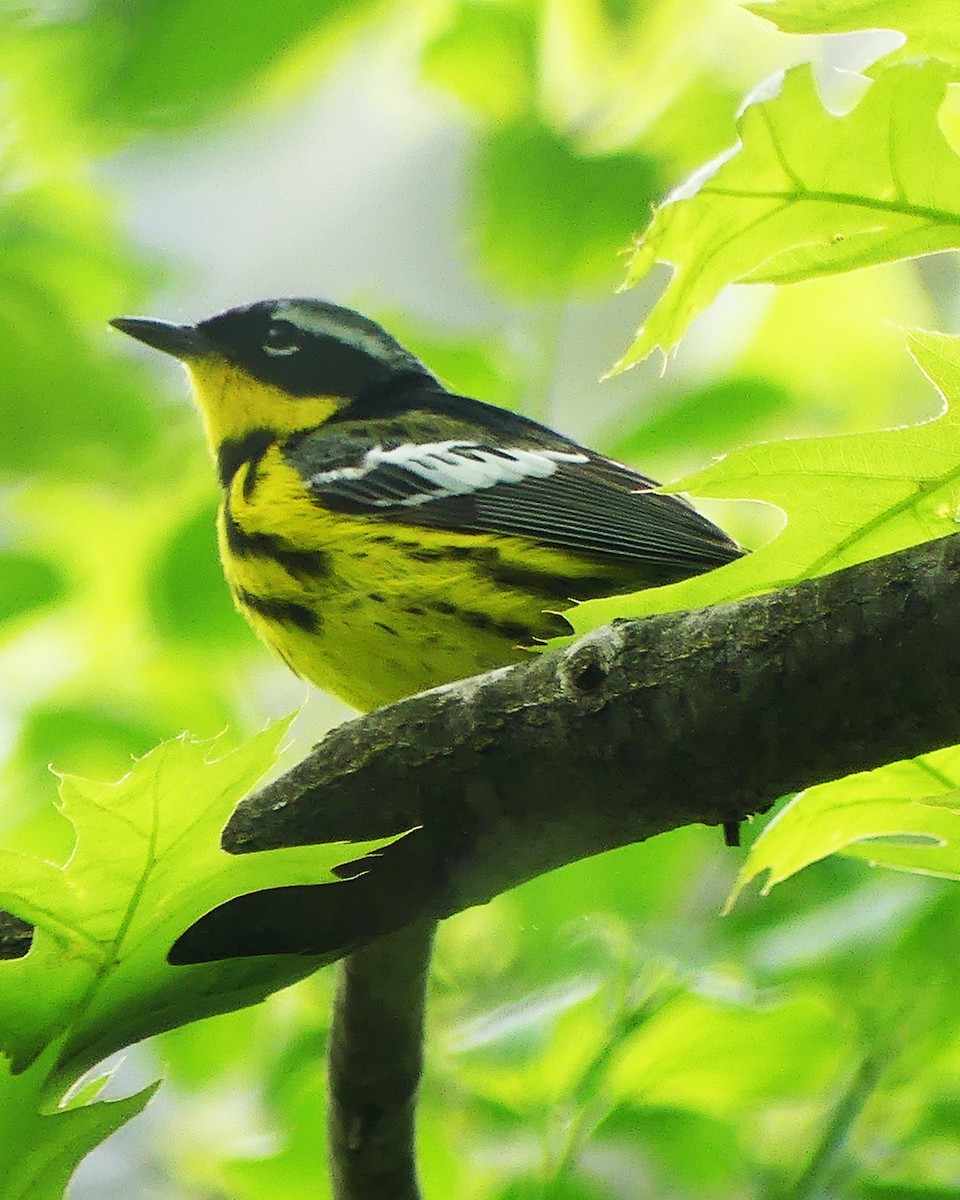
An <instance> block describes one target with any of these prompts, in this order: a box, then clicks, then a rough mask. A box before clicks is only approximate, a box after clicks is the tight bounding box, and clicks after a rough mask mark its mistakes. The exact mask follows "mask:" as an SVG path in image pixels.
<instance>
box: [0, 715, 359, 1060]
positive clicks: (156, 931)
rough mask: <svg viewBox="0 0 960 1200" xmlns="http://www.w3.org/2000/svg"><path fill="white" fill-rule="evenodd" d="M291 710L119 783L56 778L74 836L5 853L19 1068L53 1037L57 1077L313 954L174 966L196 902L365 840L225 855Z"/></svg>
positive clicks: (4, 967) (333, 858)
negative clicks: (59, 852)
mask: <svg viewBox="0 0 960 1200" xmlns="http://www.w3.org/2000/svg"><path fill="white" fill-rule="evenodd" d="M287 724H288V723H287V722H281V723H280V724H279V725H275V726H273V727H272V728H270V729H268V730H266V731H265V732H264V733H262V734H260V735H259V736H258V737H256V738H253V739H251V740H250V741H249V742H247V743H245V744H244V745H243V746H241V747H239V748H238V749H236V750H234V751H232V752H231V753H229V754H227V755H225V756H224V757H222V758H219V759H215V760H211V757H210V756H211V753H212V748H211V746H210V745H209V744H204V743H197V742H192V741H190V740H188V739H186V738H179V739H177V740H175V741H171V742H165V743H163V744H162V745H161V746H159V747H157V748H156V749H155V750H153V751H151V752H150V754H148V755H147V756H146V757H145V758H142V759H140V760H139V761H138V762H137V763H136V764H135V765H134V767H133V769H132V771H131V772H130V773H129V774H128V775H127V776H125V777H124V778H123V779H122V780H120V782H119V783H116V784H103V783H95V782H93V781H91V780H87V779H82V778H80V777H79V776H64V777H63V779H62V783H61V801H60V803H61V809H62V811H63V813H64V815H65V816H66V817H67V818H68V820H69V821H70V822H71V823H72V825H73V826H74V829H75V831H76V845H75V847H74V851H73V854H72V855H71V857H70V859H69V861H68V862H67V863H66V865H65V866H64V867H62V868H61V867H56V866H53V865H52V864H50V863H47V862H43V861H41V860H39V859H35V858H29V857H27V856H24V855H16V854H11V853H3V854H2V855H0V867H2V870H0V880H2V882H0V905H2V907H4V908H5V909H7V910H9V911H10V912H13V913H14V914H16V915H17V916H20V917H23V918H24V919H26V920H28V921H30V922H31V923H32V924H34V925H35V926H36V932H35V934H34V940H33V945H32V947H31V949H30V952H29V953H28V954H27V955H26V956H25V957H24V958H20V959H16V960H11V961H7V962H2V963H0V1045H2V1048H3V1051H4V1053H6V1054H7V1055H8V1056H9V1057H10V1058H11V1059H12V1061H13V1064H14V1069H15V1070H19V1069H23V1068H24V1067H25V1066H27V1065H29V1063H30V1062H32V1061H33V1059H34V1058H35V1057H36V1055H37V1054H38V1053H40V1051H41V1050H42V1049H43V1047H44V1046H46V1045H47V1044H49V1043H50V1041H51V1040H52V1039H54V1038H55V1037H59V1036H62V1038H63V1041H62V1045H61V1048H60V1054H59V1061H58V1064H57V1072H58V1078H62V1079H67V1080H69V1079H71V1078H73V1077H75V1075H76V1074H78V1073H79V1072H80V1071H82V1070H83V1069H85V1068H86V1067H88V1066H90V1065H92V1064H93V1063H94V1062H96V1061H98V1060H99V1059H101V1058H103V1057H104V1056H105V1055H107V1054H109V1053H110V1052H111V1051H113V1050H115V1049H118V1048H119V1047H121V1046H124V1045H127V1044H129V1043H130V1042H132V1041H136V1040H138V1039H139V1038H142V1037H144V1036H146V1035H147V1034H148V1033H153V1032H156V1031H157V1030H159V1029H163V1028H169V1027H170V1026H172V1025H175V1024H177V1023H180V1022H183V1021H186V1020H190V1019H193V1018H196V1017H197V1016H201V1015H206V1014H208V1013H211V1012H215V1011H225V1010H227V1009H230V1008H235V1007H238V1006H240V1005H243V1004H249V1003H252V1002H254V1001H255V1000H258V999H261V998H262V997H263V996H264V995H266V994H267V993H268V992H269V991H271V990H274V989H275V988H276V987H277V986H280V985H281V984H282V983H283V982H284V981H286V982H289V981H290V980H291V979H293V978H297V977H299V976H302V975H304V974H306V973H308V972H309V971H310V970H311V969H313V968H314V967H315V966H316V965H317V962H316V961H315V960H309V959H299V960H297V961H296V962H294V963H293V964H292V965H291V964H289V963H287V964H286V965H285V966H284V967H282V968H281V967H278V964H277V962H273V961H272V960H270V959H265V958H261V959H251V960H238V961H233V962H229V963H213V964H206V965H203V966H196V967H171V966H170V965H169V964H168V963H167V961H166V958H167V954H168V952H169V950H170V947H171V946H172V944H173V942H174V941H175V940H176V938H177V937H178V936H179V935H180V934H181V933H182V932H183V931H184V930H185V929H187V928H188V927H189V926H190V925H191V924H192V923H193V922H194V921H196V920H197V919H198V918H199V917H200V916H202V915H203V914H204V913H206V912H208V911H209V910H210V909H211V908H213V907H215V906H216V905H218V904H221V903H223V902H224V901H226V900H227V899H230V898H232V897H233V896H236V895H240V894H244V893H247V892H251V891H255V890H258V889H260V888H265V887H270V886H279V885H281V884H283V885H290V884H297V883H301V884H302V883H321V882H332V881H333V879H334V876H333V874H332V869H333V867H335V866H336V865H337V864H338V863H339V862H342V861H343V860H344V859H345V858H350V859H354V858H356V857H357V856H358V854H360V855H362V853H363V852H364V850H365V849H367V848H368V847H366V845H365V844H364V845H358V846H356V847H354V846H351V847H349V849H346V848H344V847H343V846H327V847H292V848H286V849H281V850H272V851H269V852H264V853H259V854H250V855H240V856H233V855H229V854H227V853H226V852H225V851H223V850H222V849H221V848H220V833H221V831H222V829H223V826H224V824H225V823H226V821H227V818H228V817H229V815H230V813H231V811H232V810H233V808H234V806H235V805H236V803H237V801H238V800H239V799H240V798H241V797H242V796H243V795H245V794H246V793H247V792H248V791H249V790H250V789H251V788H252V786H253V785H254V784H255V783H256V781H257V779H259V778H260V776H262V775H263V773H264V771H265V770H267V769H268V768H269V767H270V766H271V765H272V764H273V762H274V759H275V755H276V752H277V748H278V745H279V742H280V739H281V738H282V736H283V734H284V732H285V730H286V727H287Z"/></svg>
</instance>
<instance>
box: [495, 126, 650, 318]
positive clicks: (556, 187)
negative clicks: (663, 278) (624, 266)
mask: <svg viewBox="0 0 960 1200" xmlns="http://www.w3.org/2000/svg"><path fill="white" fill-rule="evenodd" d="M474 170H475V184H474V187H475V191H476V201H475V203H476V210H477V212H476V222H475V225H474V230H473V236H474V237H475V239H476V242H477V250H478V253H479V256H480V260H481V263H482V266H483V269H484V270H485V271H486V272H487V273H489V274H490V275H491V276H492V277H493V278H494V279H495V280H496V282H497V283H499V284H500V286H501V287H503V288H504V289H505V290H506V291H508V292H510V293H512V294H514V295H517V296H520V297H523V298H526V299H535V298H551V299H556V297H558V296H564V295H569V294H571V293H589V292H595V291H603V290H606V289H609V288H611V287H612V286H613V284H614V282H615V280H616V276H617V271H618V255H619V254H620V253H621V252H622V251H623V249H624V248H625V247H626V246H627V245H629V242H630V237H631V234H632V233H633V230H634V228H635V226H636V222H637V214H638V213H643V211H644V209H645V207H646V206H647V205H649V204H650V203H652V201H653V198H654V196H655V195H656V193H657V178H656V169H655V166H654V164H653V163H652V161H651V160H649V159H647V158H645V157H643V156H642V155H639V154H606V155H593V156H587V155H585V154H582V153H580V152H579V150H578V148H577V146H576V145H575V144H574V143H573V142H572V141H570V140H569V139H567V138H563V137H560V136H558V135H557V134H555V133H553V132H551V131H550V130H549V129H547V128H546V127H545V126H542V125H537V124H535V123H530V122H525V121H523V122H518V123H516V124H513V125H509V126H504V127H502V128H498V129H496V130H495V131H493V132H492V133H491V134H489V135H488V136H487V139H486V141H485V143H484V144H483V146H482V148H481V151H480V155H479V161H478V163H477V164H476V166H475V169H474Z"/></svg>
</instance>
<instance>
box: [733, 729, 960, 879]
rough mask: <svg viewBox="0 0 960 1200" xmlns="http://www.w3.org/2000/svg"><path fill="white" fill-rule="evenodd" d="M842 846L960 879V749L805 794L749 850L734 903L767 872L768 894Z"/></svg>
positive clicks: (880, 859)
mask: <svg viewBox="0 0 960 1200" xmlns="http://www.w3.org/2000/svg"><path fill="white" fill-rule="evenodd" d="M874 839H880V840H874ZM884 839H886V840H884ZM841 850H842V851H844V852H845V853H848V854H853V855H856V856H857V857H858V858H865V859H867V860H868V861H871V862H875V863H880V864H882V865H884V866H889V867H899V868H901V869H904V870H918V871H923V872H925V873H927V874H931V875H943V876H946V877H948V878H951V879H957V878H960V749H958V748H957V747H955V746H954V747H950V748H949V749H946V750H939V751H937V752H936V753H934V754H926V755H923V756H922V757H920V758H916V759H911V760H908V761H904V762H897V763H890V764H889V765H887V766H883V767H879V768H877V769H876V770H874V771H865V772H862V773H860V774H857V775H850V776H848V777H847V778H846V779H840V780H837V781H835V782H832V783H824V784H820V785H818V786H817V787H812V788H808V789H807V790H806V791H804V792H801V793H800V794H799V795H798V796H796V797H795V798H794V799H793V800H792V801H791V802H790V804H788V805H787V807H786V808H784V809H783V810H782V811H781V812H779V813H778V814H777V816H776V817H775V818H774V820H773V821H771V822H770V824H769V825H768V826H767V828H766V829H765V830H764V831H763V832H762V833H761V834H760V836H759V837H758V838H757V840H756V841H755V842H754V843H753V845H752V846H751V847H750V853H749V854H748V856H747V860H746V862H745V863H744V865H743V867H742V869H741V871H740V874H739V875H738V877H737V883H736V886H735V888H734V890H733V893H732V895H731V897H730V903H733V901H734V900H736V898H737V896H738V895H739V893H740V892H741V891H742V890H743V888H745V887H746V885H747V884H748V883H749V882H750V881H751V880H752V879H755V878H756V877H757V876H759V875H761V874H763V873H764V872H766V873H767V874H766V878H765V880H764V884H763V890H764V891H765V892H768V891H769V890H770V889H771V888H772V887H773V886H774V885H775V884H778V883H782V881H783V880H784V879H788V878H789V877H790V876H791V875H794V874H796V872H797V871H799V870H801V869H802V868H803V867H806V866H809V864H810V863H812V862H816V861H817V859H820V858H825V857H826V856H827V855H828V854H836V853H837V852H838V851H841Z"/></svg>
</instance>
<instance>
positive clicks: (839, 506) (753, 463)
mask: <svg viewBox="0 0 960 1200" xmlns="http://www.w3.org/2000/svg"><path fill="white" fill-rule="evenodd" d="M909 345H910V349H911V352H912V353H913V356H914V358H915V359H916V360H917V362H918V364H919V365H920V367H921V368H922V370H923V371H924V373H925V374H926V375H927V376H928V378H929V379H930V380H931V381H932V382H933V383H934V384H935V385H936V387H937V388H938V389H939V390H940V392H941V393H942V395H943V396H944V397H948V398H949V399H950V400H951V401H952V403H953V405H954V407H950V408H947V409H945V410H944V412H943V413H942V415H941V416H939V417H938V418H937V419H936V420H933V421H928V422H927V423H926V424H923V425H911V426H907V427H905V428H902V429H886V430H882V431H880V432H878V433H866V434H846V435H841V436H837V437H828V438H798V439H797V440H795V441H789V440H788V441H781V442H769V443H766V444H761V445H757V446H747V447H744V448H743V449H741V450H735V451H734V452H733V453H732V454H730V455H729V456H728V457H727V458H724V459H722V460H721V461H720V462H718V463H716V464H715V465H713V466H711V467H708V468H707V469H706V470H704V471H701V472H699V473H697V474H696V475H691V476H688V477H687V478H686V479H683V480H681V481H680V482H679V483H677V484H673V485H671V487H670V489H669V490H670V491H684V492H689V493H690V494H691V495H693V496H700V497H717V498H721V497H722V498H727V499H736V498H739V499H743V498H749V499H755V500H762V501H764V502H766V503H767V504H774V505H776V506H778V507H779V508H781V509H783V510H785V512H786V513H787V514H788V521H787V524H786V527H785V528H784V530H783V531H782V532H781V533H780V534H779V535H778V536H777V537H776V538H775V539H774V540H773V541H772V542H769V543H768V544H767V545H766V546H764V547H762V548H761V549H760V550H757V551H755V552H754V553H753V554H749V555H747V556H746V557H745V558H742V559H739V560H738V561H737V562H733V563H730V564H729V565H727V566H725V567H721V568H720V569H719V570H718V571H710V572H709V573H708V574H706V575H700V576H697V577H695V578H693V579H687V580H684V581H682V582H681V583H675V584H671V585H669V586H668V587H662V588H655V589H648V590H646V591H643V592H635V593H633V594H632V595H630V596H615V597H610V598H607V599H604V600H589V601H587V602H586V603H584V604H579V605H577V606H576V607H575V608H573V609H570V610H568V611H567V612H566V613H565V614H564V615H565V616H566V618H567V619H568V620H569V621H570V622H571V624H572V625H573V627H574V629H575V630H576V632H577V633H578V634H579V633H586V632H588V631H589V630H590V629H595V628H596V627H597V626H598V625H603V624H606V623H607V622H608V621H612V620H614V619H615V618H616V617H639V616H648V615H650V614H652V613H662V612H676V611H680V610H682V609H686V608H699V607H702V606H704V605H706V604H718V603H723V602H726V601H729V600H736V599H740V598H741V597H743V596H747V595H758V594H760V593H763V592H768V591H773V590H775V589H777V588H781V587H786V586H788V585H789V584H791V583H797V582H799V581H800V580H803V579H810V578H813V577H814V576H817V575H824V574H828V573H829V572H831V571H838V570H840V569H841V568H843V567H848V566H852V565H854V564H855V563H860V562H865V561H867V560H868V559H871V558H877V557H879V556H880V555H883V554H892V553H893V552H894V551H896V550H903V549H905V548H906V547H908V546H914V545H917V544H918V543H920V542H925V541H930V540H932V539H934V538H939V537H947V536H948V535H950V534H954V533H957V532H958V531H960V339H956V338H949V337H945V336H944V335H942V334H936V333H922V332H914V333H911V334H910V336H909Z"/></svg>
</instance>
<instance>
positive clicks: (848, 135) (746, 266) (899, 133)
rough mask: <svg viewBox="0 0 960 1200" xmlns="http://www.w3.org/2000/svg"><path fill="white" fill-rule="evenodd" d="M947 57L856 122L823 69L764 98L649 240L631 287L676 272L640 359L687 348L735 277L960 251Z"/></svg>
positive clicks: (640, 338)
mask: <svg viewBox="0 0 960 1200" xmlns="http://www.w3.org/2000/svg"><path fill="white" fill-rule="evenodd" d="M950 77H951V72H950V70H949V68H947V67H946V66H944V64H942V63H937V62H932V61H928V62H925V63H921V64H909V65H905V66H899V67H896V68H891V69H890V70H888V71H886V72H883V73H881V74H880V75H879V77H878V79H877V81H876V82H875V83H873V84H872V85H871V86H870V87H869V88H868V89H867V92H866V94H865V95H864V97H863V99H862V100H861V101H860V103H859V104H858V105H857V106H856V108H854V109H853V111H852V112H851V113H849V114H848V115H846V116H844V117H835V116H832V115H831V114H830V113H828V112H827V111H826V109H824V107H823V105H822V104H821V102H820V100H819V98H818V96H817V92H816V88H815V85H814V80H813V74H812V72H811V71H810V70H809V68H806V67H801V68H797V69H795V70H793V71H790V72H788V73H787V76H786V78H785V80H784V83H783V88H782V90H781V92H780V94H779V95H778V96H776V97H775V98H774V99H772V100H764V101H761V102H759V103H755V104H752V105H751V106H750V107H749V108H747V110H746V111H745V112H744V114H743V117H742V118H741V120H740V122H739V133H740V142H739V144H738V146H737V147H735V148H734V150H733V151H732V152H731V153H730V154H728V155H726V156H724V157H722V158H721V159H718V160H715V161H714V162H713V163H712V164H710V166H709V167H708V168H705V169H704V170H703V171H701V172H700V173H698V175H696V176H695V177H694V178H693V179H691V180H690V181H689V182H688V183H687V184H685V185H684V186H683V188H681V189H679V190H678V191H677V192H676V193H674V195H673V196H672V197H670V198H669V200H668V201H667V203H665V204H664V205H663V206H662V207H661V208H660V209H658V210H657V213H656V215H655V216H654V219H653V221H652V223H651V225H650V227H649V228H648V229H647V231H646V233H645V234H644V235H643V237H642V239H641V240H640V241H639V243H638V244H637V247H636V250H635V252H634V256H633V261H632V263H631V266H630V270H629V273H628V276H627V285H632V284H635V283H638V282H639V281H640V280H641V279H643V278H644V277H645V276H646V275H647V274H648V273H649V271H650V269H651V268H652V267H653V265H654V263H656V262H668V263H672V264H673V266H674V268H675V269H674V274H673V277H672V279H671V280H670V283H669V284H668V285H667V288H666V290H665V291H664V293H663V295H662V296H661V297H660V300H659V301H658V302H657V304H656V306H655V307H654V309H653V311H652V312H651V313H650V315H649V317H648V318H647V321H646V323H645V324H644V326H643V327H642V329H641V330H640V331H639V333H638V335H637V339H636V341H635V342H634V344H633V345H632V346H631V347H630V349H629V350H628V352H627V354H626V355H625V357H624V358H623V359H622V361H621V362H620V364H619V366H620V367H626V366H629V365H631V364H632V363H635V362H637V361H639V360H640V359H642V358H644V357H646V355H647V354H649V353H650V352H651V351H652V350H653V349H654V348H655V347H657V346H660V347H661V348H662V349H663V350H664V351H667V350H670V349H671V348H672V347H673V346H675V345H676V344H677V342H678V341H679V340H680V338H681V336H682V335H683V333H684V331H685V330H686V328H687V326H688V325H689V324H690V322H691V321H692V320H693V318H694V317H695V316H697V314H698V313H700V312H702V311H703V310H704V309H705V308H706V307H707V305H708V304H710V302H711V301H712V300H713V299H714V298H715V296H716V295H717V293H718V292H719V291H720V290H721V289H722V288H724V287H725V286H726V285H727V284H730V283H737V282H752V283H764V282H774V283H781V284H783V283H795V282H797V281H799V280H801V279H810V278H812V277H814V276H817V275H825V274H830V273H833V272H837V271H849V270H852V269H854V268H856V267H864V266H869V265H872V264H874V263H881V262H891V261H894V260H896V259H901V258H906V257H908V256H911V255H919V254H931V253H933V252H934V251H936V250H945V249H951V248H955V247H957V246H960V204H958V200H957V197H958V196H960V160H958V158H957V156H956V154H955V153H954V152H953V150H952V149H951V147H950V146H949V144H948V143H947V141H946V139H945V138H944V136H943V133H942V132H941V130H940V126H939V125H938V123H937V111H938V109H939V108H940V105H941V103H942V102H943V98H944V94H945V88H946V85H947V82H948V81H949V79H950Z"/></svg>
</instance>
